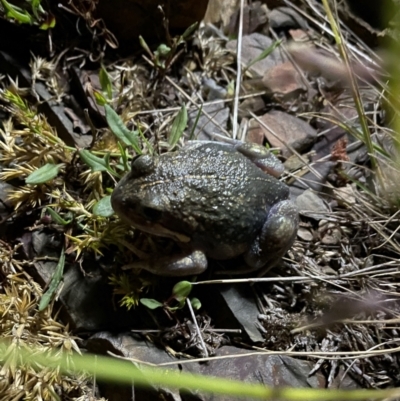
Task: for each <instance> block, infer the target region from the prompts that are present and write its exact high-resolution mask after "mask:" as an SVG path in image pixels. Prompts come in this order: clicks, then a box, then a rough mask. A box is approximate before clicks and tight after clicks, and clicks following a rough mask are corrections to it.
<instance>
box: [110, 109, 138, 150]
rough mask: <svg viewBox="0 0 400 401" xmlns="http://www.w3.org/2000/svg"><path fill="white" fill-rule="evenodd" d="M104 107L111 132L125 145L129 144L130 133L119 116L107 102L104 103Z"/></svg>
mask: <svg viewBox="0 0 400 401" xmlns="http://www.w3.org/2000/svg"><path fill="white" fill-rule="evenodd" d="M104 109H105V111H106V120H107V124H108V126H109V127H110V129H111V131H112V132H113V134H114V135H115V136H116V137H117V138H118V139H119V140H120V141H122V142H123V143H124V144H125V145H127V146H129V145H131V144H132V143H131V138H132V133H131V131H130V130H129V129H128V128H126V126H125V124H124V122H123V121H122V120H121V117H120V116H119V115H118V114H117V113H116V112H115V111H114V110H113V109H112V107H111V106H109V105H108V104H105V105H104Z"/></svg>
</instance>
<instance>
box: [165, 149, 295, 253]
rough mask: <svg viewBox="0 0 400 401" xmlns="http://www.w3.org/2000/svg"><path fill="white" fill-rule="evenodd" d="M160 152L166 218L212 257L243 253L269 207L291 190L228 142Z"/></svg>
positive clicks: (258, 229) (284, 197) (262, 221)
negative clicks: (173, 151)
mask: <svg viewBox="0 0 400 401" xmlns="http://www.w3.org/2000/svg"><path fill="white" fill-rule="evenodd" d="M162 158H164V160H163V162H162V171H159V172H158V175H159V176H163V179H162V180H161V181H162V182H163V185H162V186H161V185H160V187H159V189H160V190H161V189H162V190H163V192H164V194H165V193H166V192H167V193H168V196H169V204H170V205H171V208H170V209H169V212H167V213H168V214H169V216H168V217H167V218H168V220H169V221H176V224H177V227H179V230H181V231H183V232H185V233H186V234H188V235H189V236H190V237H191V238H192V243H193V245H194V246H195V247H198V248H202V249H204V250H205V251H206V253H208V254H209V256H212V257H214V258H219V254H221V255H223V256H224V257H223V258H226V256H229V255H227V252H229V251H230V252H233V253H237V254H239V253H241V250H242V249H243V250H244V249H245V248H246V247H247V246H248V244H249V243H251V242H252V241H253V239H254V238H255V236H256V235H257V233H258V232H259V231H260V229H261V227H262V225H263V223H264V222H265V220H266V218H267V214H268V211H269V209H270V207H271V206H272V205H274V204H275V203H276V202H278V201H279V200H282V199H287V198H288V196H289V191H288V188H287V186H286V185H284V184H282V183H281V182H280V181H279V180H277V179H276V178H274V177H272V176H270V175H268V174H266V173H264V172H263V171H262V170H261V169H260V168H258V167H257V166H256V165H255V164H254V163H253V162H252V161H251V160H249V159H248V158H247V157H245V156H244V155H242V154H241V153H239V152H237V151H236V150H235V149H234V148H233V147H230V146H225V145H223V144H221V145H220V144H217V143H215V144H214V143H213V144H212V145H208V144H204V145H200V146H196V147H193V148H188V149H185V150H183V151H180V152H178V153H176V154H165V155H163V156H162ZM161 187H163V188H161ZM165 191H166V192H165ZM216 244H218V245H216ZM214 248H215V249H214Z"/></svg>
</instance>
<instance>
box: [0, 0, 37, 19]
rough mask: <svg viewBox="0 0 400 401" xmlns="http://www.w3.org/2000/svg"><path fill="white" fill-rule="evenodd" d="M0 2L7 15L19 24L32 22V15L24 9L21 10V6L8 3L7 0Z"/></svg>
mask: <svg viewBox="0 0 400 401" xmlns="http://www.w3.org/2000/svg"><path fill="white" fill-rule="evenodd" d="M1 4H2V5H3V7H4V9H5V10H6V11H7V17H11V18H14V19H15V20H16V21H18V22H19V23H21V24H32V23H33V18H32V16H31V15H30V14H29V13H28V12H27V11H26V10H22V8H19V7H17V6H14V5H13V4H10V3H8V2H7V0H1Z"/></svg>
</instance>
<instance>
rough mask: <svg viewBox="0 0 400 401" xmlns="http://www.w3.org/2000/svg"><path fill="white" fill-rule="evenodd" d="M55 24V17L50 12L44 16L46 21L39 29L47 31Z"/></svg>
mask: <svg viewBox="0 0 400 401" xmlns="http://www.w3.org/2000/svg"><path fill="white" fill-rule="evenodd" d="M55 26H56V17H55V16H54V15H52V14H48V15H47V17H46V21H45V22H43V23H42V24H41V25H40V26H39V29H41V30H43V31H47V30H48V29H50V28H54V27H55Z"/></svg>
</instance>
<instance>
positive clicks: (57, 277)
mask: <svg viewBox="0 0 400 401" xmlns="http://www.w3.org/2000/svg"><path fill="white" fill-rule="evenodd" d="M64 265H65V252H64V248H62V250H61V255H60V259H59V260H58V264H57V266H56V269H55V270H54V274H53V277H52V278H51V281H50V285H49V288H48V289H47V291H46V292H45V293H44V294H43V295H42V298H41V299H40V302H39V312H41V311H42V310H44V309H45V308H46V307H47V305H48V304H49V303H50V301H51V298H52V297H53V295H54V294H55V292H56V291H57V288H58V285H59V284H60V281H61V279H62V276H63V272H64Z"/></svg>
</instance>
